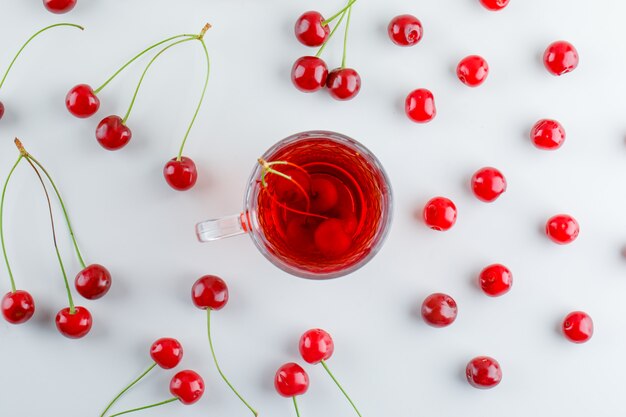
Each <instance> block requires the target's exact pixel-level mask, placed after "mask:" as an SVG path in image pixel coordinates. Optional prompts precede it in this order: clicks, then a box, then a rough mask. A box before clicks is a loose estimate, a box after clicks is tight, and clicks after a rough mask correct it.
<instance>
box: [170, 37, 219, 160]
mask: <svg viewBox="0 0 626 417" xmlns="http://www.w3.org/2000/svg"><path fill="white" fill-rule="evenodd" d="M200 43H201V44H202V49H203V50H204V56H205V57H206V79H205V80H204V87H203V88H202V95H201V96H200V101H199V102H198V106H197V107H196V112H195V113H194V114H193V118H192V119H191V123H189V127H188V128H187V132H186V133H185V137H184V138H183V143H182V144H181V145H180V150H179V151H178V158H177V160H178V161H180V160H181V158H182V156H183V149H185V143H187V138H188V137H189V132H191V128H192V127H193V125H194V123H195V122H196V118H197V117H198V113H199V112H200V108H201V107H202V103H203V102H204V96H205V95H206V89H207V86H208V85H209V75H210V73H211V61H210V59H209V51H208V50H207V48H206V44H205V43H204V39H202V38H200Z"/></svg>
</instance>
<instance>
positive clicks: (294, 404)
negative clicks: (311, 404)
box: [293, 397, 300, 417]
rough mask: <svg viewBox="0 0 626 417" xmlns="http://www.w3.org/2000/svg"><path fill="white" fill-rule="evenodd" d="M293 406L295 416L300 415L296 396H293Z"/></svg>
mask: <svg viewBox="0 0 626 417" xmlns="http://www.w3.org/2000/svg"><path fill="white" fill-rule="evenodd" d="M293 406H294V408H295V409H296V416H298V417H300V410H299V409H298V401H297V400H296V397H293Z"/></svg>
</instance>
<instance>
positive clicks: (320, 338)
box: [300, 329, 335, 365]
mask: <svg viewBox="0 0 626 417" xmlns="http://www.w3.org/2000/svg"><path fill="white" fill-rule="evenodd" d="M334 351H335V344H334V342H333V338H332V337H331V336H330V334H328V332H326V331H324V330H322V329H311V330H309V331H307V332H305V333H304V334H303V335H302V337H301V338H300V355H302V359H304V360H305V361H306V362H308V363H310V364H312V365H315V364H318V363H320V362H322V361H326V360H328V359H330V357H331V356H333V352H334Z"/></svg>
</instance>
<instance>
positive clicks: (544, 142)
mask: <svg viewBox="0 0 626 417" xmlns="http://www.w3.org/2000/svg"><path fill="white" fill-rule="evenodd" d="M530 139H531V140H532V141H533V143H534V144H535V146H536V147H537V148H539V149H545V150H555V149H559V148H560V147H561V146H562V145H563V142H565V129H563V126H561V124H560V123H559V122H557V121H556V120H550V119H543V120H539V121H538V122H537V123H535V125H534V126H533V128H532V130H531V131H530Z"/></svg>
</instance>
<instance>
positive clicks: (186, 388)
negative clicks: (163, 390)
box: [170, 369, 204, 405]
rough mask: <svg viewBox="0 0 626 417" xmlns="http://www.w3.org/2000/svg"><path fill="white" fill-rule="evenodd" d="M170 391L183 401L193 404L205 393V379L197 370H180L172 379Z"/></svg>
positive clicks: (186, 403)
mask: <svg viewBox="0 0 626 417" xmlns="http://www.w3.org/2000/svg"><path fill="white" fill-rule="evenodd" d="M170 392H171V393H172V395H173V396H175V397H176V398H178V400H179V401H180V402H181V403H183V404H185V405H190V404H193V403H195V402H197V401H198V400H199V399H200V398H202V394H204V380H203V379H202V377H201V376H200V375H198V374H197V373H196V372H194V371H191V370H189V369H187V370H184V371H180V372H179V373H177V374H176V375H174V376H173V377H172V380H171V381H170Z"/></svg>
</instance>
